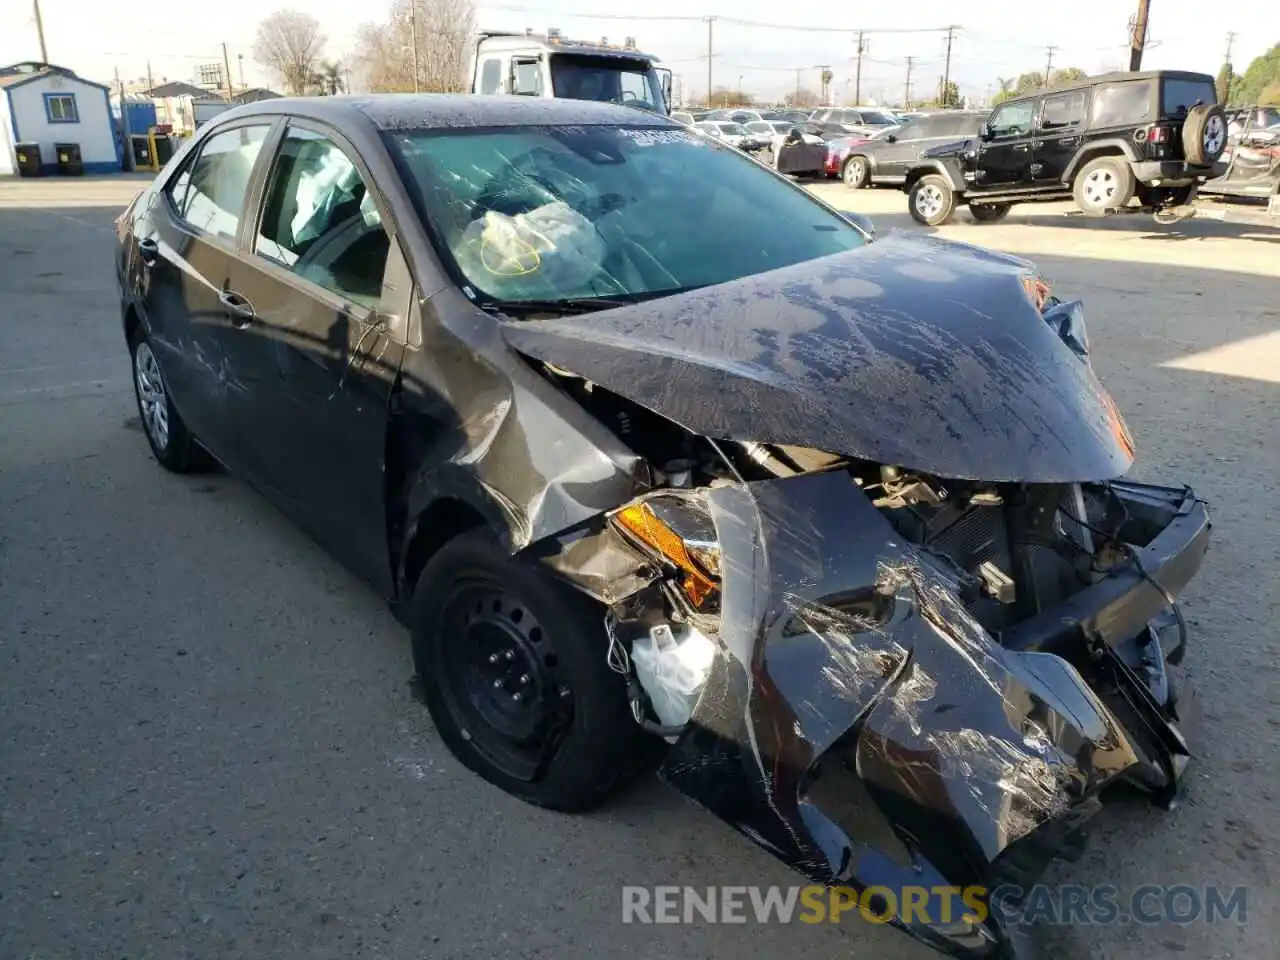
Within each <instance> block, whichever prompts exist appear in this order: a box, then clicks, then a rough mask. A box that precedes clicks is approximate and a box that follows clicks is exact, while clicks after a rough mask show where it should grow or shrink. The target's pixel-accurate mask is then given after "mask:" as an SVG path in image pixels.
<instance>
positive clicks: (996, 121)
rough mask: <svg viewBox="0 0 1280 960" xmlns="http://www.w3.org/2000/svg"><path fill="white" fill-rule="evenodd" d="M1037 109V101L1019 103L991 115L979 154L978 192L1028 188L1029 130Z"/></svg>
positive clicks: (1029, 167)
mask: <svg viewBox="0 0 1280 960" xmlns="http://www.w3.org/2000/svg"><path fill="white" fill-rule="evenodd" d="M1038 107H1039V101H1038V100H1019V101H1018V102H1016V103H1006V104H1003V105H1002V106H999V107H997V108H996V110H995V112H994V113H993V114H991V118H990V119H989V120H988V121H987V127H986V132H985V134H984V139H983V142H982V148H981V149H980V150H979V151H978V158H977V168H976V170H977V173H978V179H977V181H976V184H975V186H977V187H978V189H980V190H981V189H987V188H991V187H998V188H1007V187H1017V186H1020V185H1026V186H1029V185H1030V183H1031V144H1032V141H1033V129H1032V128H1033V126H1034V123H1035V112H1036V109H1037V108H1038Z"/></svg>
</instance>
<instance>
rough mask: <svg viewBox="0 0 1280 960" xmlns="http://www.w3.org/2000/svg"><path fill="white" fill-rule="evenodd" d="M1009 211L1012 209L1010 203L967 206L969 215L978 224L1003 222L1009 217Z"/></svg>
mask: <svg viewBox="0 0 1280 960" xmlns="http://www.w3.org/2000/svg"><path fill="white" fill-rule="evenodd" d="M1011 209H1013V204H1011V203H971V204H969V213H970V214H971V215H972V216H973V219H975V220H977V221H978V222H979V223H995V222H996V221H997V220H1003V219H1004V218H1005V217H1007V216H1008V215H1009V211H1010V210H1011Z"/></svg>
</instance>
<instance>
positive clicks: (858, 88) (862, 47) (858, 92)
mask: <svg viewBox="0 0 1280 960" xmlns="http://www.w3.org/2000/svg"><path fill="white" fill-rule="evenodd" d="M866 49H867V45H866V44H865V43H864V42H863V40H862V31H861V30H859V31H858V67H857V72H856V73H855V74H854V80H853V105H854V106H855V107H856V106H858V105H860V104H861V103H862V54H863V53H864V52H866Z"/></svg>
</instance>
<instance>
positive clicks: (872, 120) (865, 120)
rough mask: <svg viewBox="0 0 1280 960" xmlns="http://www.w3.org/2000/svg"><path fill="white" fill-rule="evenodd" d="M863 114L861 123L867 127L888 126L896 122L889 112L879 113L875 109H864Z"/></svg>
mask: <svg viewBox="0 0 1280 960" xmlns="http://www.w3.org/2000/svg"><path fill="white" fill-rule="evenodd" d="M861 116H862V119H861V123H862V125H863V126H865V127H888V126H892V125H893V124H894V123H895V122H896V121H895V120H894V119H893V118H892V117H890V116H889V115H888V114H885V113H877V112H876V111H875V110H863V111H862V114H861Z"/></svg>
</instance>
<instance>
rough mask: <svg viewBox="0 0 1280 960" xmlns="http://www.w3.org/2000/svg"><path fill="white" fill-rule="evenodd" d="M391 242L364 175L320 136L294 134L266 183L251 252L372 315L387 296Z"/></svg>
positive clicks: (286, 140) (293, 130) (298, 131)
mask: <svg viewBox="0 0 1280 960" xmlns="http://www.w3.org/2000/svg"><path fill="white" fill-rule="evenodd" d="M390 247H391V241H390V238H389V237H388V236H387V232H386V230H384V229H383V227H382V219H381V217H380V216H379V214H378V208H377V206H376V205H375V204H374V202H373V195H372V194H371V193H370V192H369V189H368V186H367V184H365V182H364V179H363V178H362V177H361V175H360V170H359V169H358V168H357V167H356V165H355V163H354V162H352V160H351V158H350V157H348V156H347V155H346V153H344V152H343V150H342V149H341V148H340V147H338V146H337V145H336V144H334V143H333V142H332V141H330V140H328V139H326V138H325V137H323V136H321V135H320V134H318V133H312V132H311V131H309V130H301V129H297V128H291V129H290V130H289V132H288V135H287V136H286V137H285V138H284V141H283V142H282V143H281V144H280V152H279V154H278V155H277V157H276V161H275V166H274V167H273V169H272V171H271V177H270V180H269V182H268V184H267V191H266V202H265V204H264V205H263V208H262V223H261V226H260V227H259V231H258V236H257V239H256V241H255V243H254V252H255V253H256V254H258V256H260V257H263V258H264V259H266V260H270V261H272V262H274V263H277V264H279V265H281V266H283V267H286V268H287V269H288V270H289V271H290V272H292V273H294V274H296V275H297V276H299V277H302V278H303V279H305V280H309V281H310V282H312V283H314V284H316V285H317V286H320V287H323V288H324V289H326V290H329V291H331V292H332V293H336V294H337V295H338V296H340V297H342V298H343V299H346V300H351V301H353V302H355V303H359V304H362V305H364V306H367V307H369V308H373V307H375V306H377V303H378V300H379V298H380V297H381V295H382V275H383V272H384V270H385V269H386V265H387V254H388V252H389V250H390Z"/></svg>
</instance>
